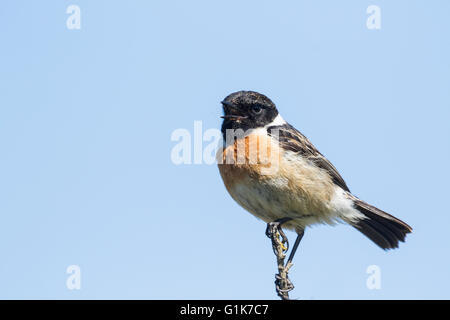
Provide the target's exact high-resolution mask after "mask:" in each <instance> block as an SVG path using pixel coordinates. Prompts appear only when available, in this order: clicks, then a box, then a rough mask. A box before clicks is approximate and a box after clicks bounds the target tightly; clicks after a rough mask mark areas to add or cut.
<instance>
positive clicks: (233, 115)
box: [220, 100, 248, 120]
mask: <svg viewBox="0 0 450 320" xmlns="http://www.w3.org/2000/svg"><path fill="white" fill-rule="evenodd" d="M220 103H221V104H222V105H223V109H224V111H225V113H226V114H225V115H224V116H221V118H222V119H231V120H241V119H246V118H248V117H246V116H240V115H238V114H237V113H238V112H239V110H238V109H237V108H236V106H235V105H234V104H233V103H231V102H229V101H225V100H224V101H221V102H220Z"/></svg>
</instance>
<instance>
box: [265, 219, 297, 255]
mask: <svg viewBox="0 0 450 320" xmlns="http://www.w3.org/2000/svg"><path fill="white" fill-rule="evenodd" d="M290 220H292V218H281V219H278V220H275V221H272V222H269V223H268V224H267V228H266V236H267V237H268V238H269V239H270V240H272V245H273V250H274V253H275V254H277V246H281V248H282V253H286V252H287V251H288V250H289V241H288V238H287V237H286V235H285V234H284V231H283V229H282V228H281V225H282V224H283V223H286V222H288V221H290Z"/></svg>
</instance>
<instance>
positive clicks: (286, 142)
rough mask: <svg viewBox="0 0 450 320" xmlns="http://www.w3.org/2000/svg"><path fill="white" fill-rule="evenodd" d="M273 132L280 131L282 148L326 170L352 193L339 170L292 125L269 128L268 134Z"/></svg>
mask: <svg viewBox="0 0 450 320" xmlns="http://www.w3.org/2000/svg"><path fill="white" fill-rule="evenodd" d="M272 130H278V138H279V143H280V145H281V147H282V148H283V149H285V150H290V151H292V152H295V153H298V154H299V155H301V156H303V157H306V158H307V159H309V160H310V161H312V162H313V163H315V164H316V165H317V166H318V167H319V168H322V169H323V170H325V171H326V172H327V173H328V174H329V175H330V176H331V178H332V179H333V182H334V183H335V184H336V185H338V186H339V187H341V188H342V189H344V190H345V191H348V192H350V190H349V188H348V187H347V184H346V183H345V181H344V179H343V178H342V177H341V175H340V174H339V172H338V171H337V169H336V168H335V167H334V166H333V165H332V164H331V162H330V161H328V160H327V159H326V158H325V157H324V156H323V155H322V154H321V153H320V152H319V150H317V149H316V147H314V145H313V144H312V143H311V142H310V141H309V140H308V139H307V138H306V137H305V136H304V135H303V134H302V133H301V132H299V131H298V130H297V129H295V128H294V127H293V126H291V125H290V124H288V123H286V124H284V125H282V126H272V127H268V128H267V133H268V134H269V135H271V132H272Z"/></svg>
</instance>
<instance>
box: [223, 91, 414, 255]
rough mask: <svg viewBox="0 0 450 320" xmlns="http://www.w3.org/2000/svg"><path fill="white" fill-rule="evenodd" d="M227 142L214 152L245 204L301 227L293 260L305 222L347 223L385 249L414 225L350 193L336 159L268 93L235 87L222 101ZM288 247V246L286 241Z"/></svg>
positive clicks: (228, 184) (271, 221)
mask: <svg viewBox="0 0 450 320" xmlns="http://www.w3.org/2000/svg"><path fill="white" fill-rule="evenodd" d="M221 104H222V108H223V116H222V117H221V118H223V122H222V127H221V132H222V136H223V145H222V146H221V147H220V148H219V150H218V152H217V161H218V167H219V172H220V175H221V177H222V180H223V183H224V185H225V188H226V190H227V191H228V193H229V194H230V195H231V197H232V198H233V199H234V200H235V201H236V202H237V203H238V204H239V205H240V206H241V207H243V208H244V209H245V210H247V211H248V212H250V213H251V214H253V215H254V216H256V217H257V218H259V219H261V220H263V221H264V222H266V223H267V229H266V234H267V235H268V236H270V234H268V232H269V227H270V226H272V227H275V228H276V230H279V231H280V233H281V236H282V237H283V243H287V238H286V237H285V235H284V233H282V229H283V228H284V229H287V230H292V231H295V232H296V233H297V238H296V240H295V244H294V246H293V248H292V250H291V254H290V256H289V259H288V263H289V262H292V259H293V257H294V255H295V252H296V250H297V248H298V245H299V243H300V241H301V239H302V238H303V235H304V233H305V229H306V228H307V227H310V226H312V225H316V224H326V225H336V224H338V223H347V224H349V225H351V226H352V227H354V228H355V229H356V230H358V231H360V232H361V233H362V234H364V235H365V236H366V237H367V238H369V239H370V240H371V241H373V242H374V243H375V244H376V245H377V246H378V247H380V248H382V249H383V250H389V249H394V248H398V246H399V242H404V241H405V237H406V235H407V234H408V233H411V232H412V228H411V227H410V226H409V225H408V224H407V223H405V222H403V221H402V220H400V219H398V218H396V217H394V216H393V215H390V214H389V213H387V212H385V211H383V210H381V209H378V208H376V207H375V206H372V205H370V204H368V203H367V202H365V201H363V200H361V199H359V198H358V197H356V196H355V195H354V194H353V193H351V192H350V189H349V187H348V186H347V184H346V182H345V181H344V179H343V178H342V176H341V175H340V174H339V172H338V170H337V169H336V168H335V166H334V165H333V164H332V163H331V162H330V161H329V160H328V159H327V158H325V156H324V155H323V154H322V153H320V152H319V151H318V150H317V148H316V147H315V146H314V145H313V144H312V143H311V142H310V141H309V140H308V139H307V138H306V137H305V136H304V135H303V134H302V133H301V132H300V131H298V130H297V129H295V128H294V127H293V126H292V125H290V124H289V123H288V122H286V121H285V120H284V119H283V117H282V116H281V115H280V113H279V112H278V109H277V107H276V106H275V104H274V103H273V102H272V100H270V99H269V98H268V97H267V96H265V95H263V94H261V93H258V92H255V91H238V92H234V93H231V94H229V95H228V96H227V97H225V99H224V100H223V101H221ZM285 249H287V248H285Z"/></svg>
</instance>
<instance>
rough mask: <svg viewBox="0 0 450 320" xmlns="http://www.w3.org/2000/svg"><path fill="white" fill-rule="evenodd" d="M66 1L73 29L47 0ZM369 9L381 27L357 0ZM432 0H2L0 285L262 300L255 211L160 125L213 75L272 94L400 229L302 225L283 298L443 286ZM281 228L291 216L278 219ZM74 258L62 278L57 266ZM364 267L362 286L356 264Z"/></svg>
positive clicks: (81, 293) (200, 106) (377, 294)
mask: <svg viewBox="0 0 450 320" xmlns="http://www.w3.org/2000/svg"><path fill="white" fill-rule="evenodd" d="M70 4H77V5H79V6H80V8H81V19H82V21H81V30H68V29H67V28H66V19H67V17H68V15H67V14H66V8H67V7H68V5H70ZM371 4H374V5H378V6H380V8H381V15H382V16H381V18H382V25H381V30H368V29H367V28H366V19H367V14H366V8H367V7H368V6H369V5H371ZM449 12H450V2H449V1H444V0H442V1H425V0H421V1H406V0H402V1H400V0H398V1H381V0H372V1H361V0H354V1H331V0H330V1H261V0H258V1H237V0H236V1H206V0H205V1H181V0H180V1H136V0H134V1H124V0H122V1H109V0H108V1H106V0H103V1H100V0H97V1H87V0H72V1H61V0H53V1H17V0H14V1H13V0H9V1H2V4H1V5H0V43H1V47H0V58H1V59H0V219H1V220H0V256H1V258H0V261H1V262H0V298H44V299H47V298H61V299H80V298H85V299H91V298H94V299H97V298H138V299H141V298H145V299H147V298H149V299H157V298H164V299H172V298H192V299H216V298H220V299H228V298H237V299H241V298H245V299H253V298H255V299H271V298H276V296H275V292H274V286H273V279H274V273H275V271H276V269H275V261H274V257H273V254H272V250H271V246H270V241H269V240H268V239H267V238H266V237H265V235H264V230H265V224H264V223H263V222H261V221H258V220H257V219H255V218H254V217H253V216H251V215H250V214H248V213H247V212H245V211H244V210H243V209H242V208H240V207H239V206H238V205H237V204H235V203H234V202H233V200H232V199H231V198H230V196H229V195H228V194H227V193H226V191H225V188H224V186H223V184H222V181H221V179H220V177H219V173H218V170H217V168H216V166H214V165H205V164H203V165H180V166H175V165H174V164H173V163H172V162H171V159H170V151H171V149H172V147H173V146H174V145H175V143H173V142H171V140H170V135H171V133H172V131H173V130H175V129H178V128H186V129H189V130H191V131H192V129H193V123H194V120H202V121H203V127H204V128H205V129H207V128H218V127H219V126H220V119H219V116H220V114H221V106H220V103H219V101H220V100H221V99H223V97H225V96H226V95H227V94H229V93H231V92H233V91H237V90H242V89H251V90H256V91H259V92H262V93H264V94H266V95H268V96H269V97H271V98H272V100H273V101H275V103H276V104H277V105H278V107H279V109H280V111H281V113H282V114H283V116H284V118H286V119H288V120H289V122H290V123H291V124H293V125H294V126H296V127H297V128H298V129H300V130H301V131H302V132H303V133H304V134H305V135H306V136H308V137H309V138H310V139H311V141H312V142H313V143H314V144H315V145H316V146H317V147H318V148H319V150H321V151H322V153H324V154H325V155H326V156H327V157H328V158H329V159H330V160H331V161H332V162H333V163H334V164H335V166H336V167H337V168H338V169H339V171H340V172H341V173H342V175H343V176H344V178H345V179H346V181H347V183H348V185H349V186H350V188H351V190H352V191H354V192H355V194H357V195H358V196H359V197H361V198H362V199H365V200H366V201H368V202H370V203H372V204H374V205H377V206H379V207H380V208H382V209H384V210H386V211H388V212H390V213H392V214H394V215H396V216H398V217H400V218H402V219H404V220H405V221H407V222H408V223H409V224H411V225H412V226H413V228H414V233H413V234H412V235H411V236H409V237H408V239H407V242H406V243H405V244H403V245H401V247H400V249H399V250H396V251H390V252H383V251H382V250H380V249H379V248H377V247H376V246H375V245H373V244H372V243H371V242H370V241H369V240H367V239H366V238H365V237H364V236H362V235H361V234H360V233H359V232H357V231H355V230H353V229H352V228H351V227H348V226H345V225H339V226H337V227H335V228H331V227H328V226H318V227H314V228H312V229H309V230H307V232H306V235H305V238H304V240H303V242H302V244H301V248H300V252H299V254H298V256H297V257H296V259H295V265H294V267H293V269H292V271H291V279H292V281H293V282H294V284H295V285H296V289H295V291H293V293H292V297H294V298H302V299H347V298H356V299H393V298H408V299H410V298H447V299H449V298H450V293H449V292H450V290H449V287H450V272H449V271H450V254H449V249H450V240H449V236H448V234H449V228H450V212H449V211H450V210H449V207H448V203H447V200H448V198H449V186H448V183H449V180H450V174H449V170H448V165H449V162H450V143H449V137H450V125H449V120H450V90H449V89H450V41H449V33H450V21H449V19H448V15H449ZM288 235H289V237H290V239H291V241H294V234H292V233H289V234H288ZM73 264H75V265H79V266H80V267H81V272H82V275H81V290H78V291H77V290H74V291H70V290H68V289H67V288H66V279H67V277H68V275H67V274H66V268H67V267H68V266H69V265H73ZM373 264H375V265H378V266H379V267H380V268H381V286H382V287H381V290H368V289H367V287H366V279H367V277H368V274H366V268H367V266H369V265H373Z"/></svg>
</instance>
